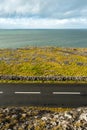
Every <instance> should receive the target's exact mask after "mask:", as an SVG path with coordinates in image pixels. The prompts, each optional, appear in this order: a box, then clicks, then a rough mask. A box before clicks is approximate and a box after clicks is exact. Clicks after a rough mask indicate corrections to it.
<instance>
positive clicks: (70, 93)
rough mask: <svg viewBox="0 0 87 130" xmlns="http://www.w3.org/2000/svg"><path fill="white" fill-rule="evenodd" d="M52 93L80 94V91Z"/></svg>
mask: <svg viewBox="0 0 87 130" xmlns="http://www.w3.org/2000/svg"><path fill="white" fill-rule="evenodd" d="M53 94H73V95H74V94H80V92H53Z"/></svg>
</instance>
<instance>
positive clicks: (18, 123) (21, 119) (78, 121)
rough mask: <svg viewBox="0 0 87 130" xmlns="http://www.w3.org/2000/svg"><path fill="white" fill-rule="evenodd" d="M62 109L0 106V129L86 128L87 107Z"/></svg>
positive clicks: (60, 129)
mask: <svg viewBox="0 0 87 130" xmlns="http://www.w3.org/2000/svg"><path fill="white" fill-rule="evenodd" d="M63 109H64V108H61V109H59V110H57V111H54V109H52V110H51V109H40V108H38V107H1V108H0V130H87V107H81V108H73V109H64V110H63ZM55 110H56V108H55Z"/></svg>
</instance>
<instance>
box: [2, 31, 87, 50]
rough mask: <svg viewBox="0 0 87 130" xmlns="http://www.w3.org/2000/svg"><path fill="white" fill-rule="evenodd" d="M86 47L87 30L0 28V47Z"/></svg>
mask: <svg viewBox="0 0 87 130" xmlns="http://www.w3.org/2000/svg"><path fill="white" fill-rule="evenodd" d="M26 46H58V47H87V30H86V29H84V30H82V29H81V30H80V29H79V30H78V29H75V30H70V29H69V30H67V29H65V30H0V48H18V47H26Z"/></svg>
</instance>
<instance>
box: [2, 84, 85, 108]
mask: <svg viewBox="0 0 87 130" xmlns="http://www.w3.org/2000/svg"><path fill="white" fill-rule="evenodd" d="M14 105H16V106H25V105H26V106H29V105H36V106H39V105H40V106H41V105H42V106H59V107H78V106H87V84H46V83H45V84H39V83H38V84H0V106H14Z"/></svg>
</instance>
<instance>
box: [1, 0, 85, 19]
mask: <svg viewBox="0 0 87 130" xmlns="http://www.w3.org/2000/svg"><path fill="white" fill-rule="evenodd" d="M0 17H1V18H3V17H8V18H11V17H15V18H17V17H19V18H23V17H28V18H32V17H33V18H49V19H52V18H54V19H68V18H76V17H78V18H80V17H87V0H0Z"/></svg>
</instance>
